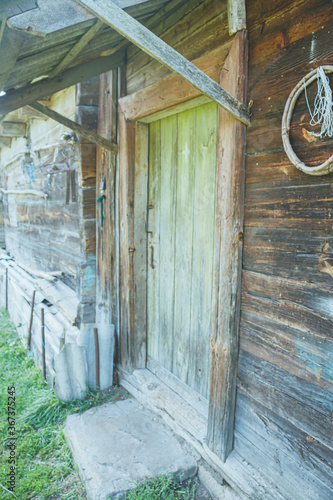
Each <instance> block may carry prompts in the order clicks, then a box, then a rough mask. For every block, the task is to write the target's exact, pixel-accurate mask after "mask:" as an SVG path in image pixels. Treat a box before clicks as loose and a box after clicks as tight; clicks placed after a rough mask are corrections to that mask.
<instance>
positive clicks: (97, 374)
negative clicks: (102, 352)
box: [94, 328, 101, 391]
mask: <svg viewBox="0 0 333 500" xmlns="http://www.w3.org/2000/svg"><path fill="white" fill-rule="evenodd" d="M94 337H95V360H96V390H97V391H98V390H99V389H100V387H101V382H100V369H99V341H98V330H97V328H94Z"/></svg>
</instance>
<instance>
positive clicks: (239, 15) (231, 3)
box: [228, 0, 246, 35]
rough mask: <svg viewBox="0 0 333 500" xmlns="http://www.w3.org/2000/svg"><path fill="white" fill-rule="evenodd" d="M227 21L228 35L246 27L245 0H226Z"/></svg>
mask: <svg viewBox="0 0 333 500" xmlns="http://www.w3.org/2000/svg"><path fill="white" fill-rule="evenodd" d="M228 23H229V33H230V35H233V34H234V33H237V31H241V30H244V29H246V5H245V0H228Z"/></svg>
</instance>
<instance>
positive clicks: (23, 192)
mask: <svg viewBox="0 0 333 500" xmlns="http://www.w3.org/2000/svg"><path fill="white" fill-rule="evenodd" d="M1 192H2V193H4V194H16V195H21V196H38V197H41V198H47V197H48V194H47V193H44V192H43V191H37V190H36V189H3V188H1Z"/></svg>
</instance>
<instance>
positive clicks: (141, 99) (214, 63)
mask: <svg viewBox="0 0 333 500" xmlns="http://www.w3.org/2000/svg"><path fill="white" fill-rule="evenodd" d="M230 47H231V44H230V43H227V44H225V45H223V46H222V47H218V48H217V49H215V50H213V51H212V52H210V53H209V54H206V55H204V56H201V57H199V58H198V59H194V61H192V62H193V64H195V66H197V68H199V69H201V71H204V73H206V75H208V76H209V77H210V78H212V79H213V80H214V81H219V80H220V73H221V70H222V68H223V63H224V61H225V58H226V57H227V55H228V53H229V51H230ZM200 97H201V99H200V101H201V102H202V103H203V102H204V100H205V102H210V99H209V98H208V97H207V96H204V95H203V94H202V93H201V92H200V91H199V90H198V89H196V88H195V87H193V85H191V84H189V83H188V82H186V81H185V80H184V79H183V78H181V77H180V76H179V75H175V74H174V73H172V74H171V75H169V76H167V77H166V78H164V79H163V80H159V81H158V82H156V83H154V84H153V85H149V86H148V87H145V88H143V89H141V90H139V91H138V92H135V93H134V94H129V95H127V96H125V97H122V98H121V99H119V105H120V107H121V109H122V111H123V112H124V115H125V118H126V120H133V121H135V120H140V121H146V122H147V121H153V120H155V119H156V116H155V115H156V114H157V113H158V116H159V119H160V113H161V112H165V113H166V114H165V115H164V116H167V115H168V114H170V113H171V114H173V112H174V110H176V108H175V107H176V106H177V110H178V106H180V105H182V106H183V105H184V106H183V110H184V109H185V108H186V109H189V108H190V107H191V103H192V101H193V99H194V100H195V103H197V98H200ZM195 103H193V105H195V106H196V105H197V104H195ZM177 112H178V111H177Z"/></svg>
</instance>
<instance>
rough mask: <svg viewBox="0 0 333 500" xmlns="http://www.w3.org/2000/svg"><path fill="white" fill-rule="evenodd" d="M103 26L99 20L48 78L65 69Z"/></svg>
mask: <svg viewBox="0 0 333 500" xmlns="http://www.w3.org/2000/svg"><path fill="white" fill-rule="evenodd" d="M102 26H103V22H102V21H100V20H99V19H98V20H97V22H96V23H95V24H94V25H93V26H92V27H91V28H90V29H89V30H88V31H87V32H86V33H85V34H84V35H83V36H82V37H81V38H80V40H79V41H78V42H77V43H76V44H75V45H74V47H73V48H72V49H71V50H70V51H69V52H68V54H67V55H66V57H65V58H64V59H63V60H62V61H61V62H60V63H59V64H58V66H57V67H56V68H55V69H54V70H53V71H52V72H51V73H50V75H49V77H50V78H54V77H55V76H56V75H59V73H61V72H62V71H63V70H64V69H65V68H67V67H68V66H69V65H70V64H71V62H72V61H74V59H75V58H76V56H77V55H79V53H80V52H81V50H82V49H83V48H84V47H85V46H86V45H88V43H89V42H90V40H92V39H93V38H94V36H95V35H96V34H97V33H98V31H99V30H100V29H101V27H102Z"/></svg>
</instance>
